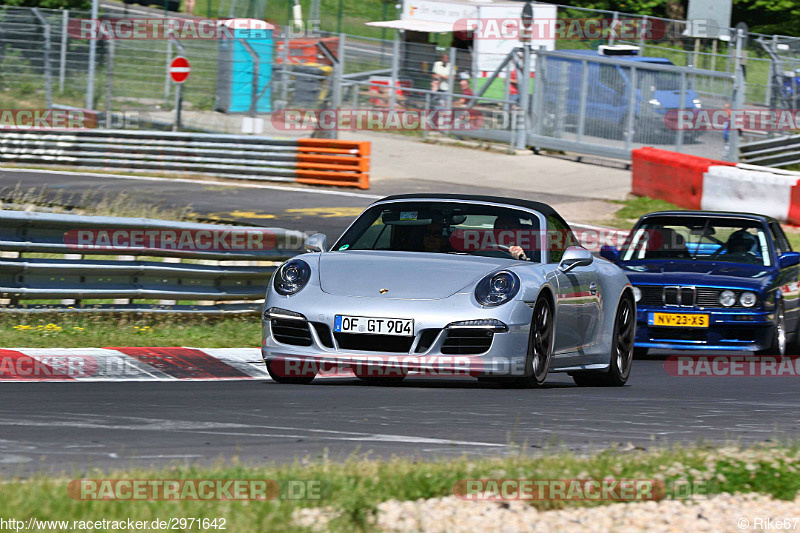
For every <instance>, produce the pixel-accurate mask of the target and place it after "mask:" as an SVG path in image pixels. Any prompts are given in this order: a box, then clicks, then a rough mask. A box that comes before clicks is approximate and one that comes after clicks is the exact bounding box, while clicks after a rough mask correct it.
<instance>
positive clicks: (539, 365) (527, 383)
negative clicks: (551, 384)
mask: <svg viewBox="0 0 800 533" xmlns="http://www.w3.org/2000/svg"><path fill="white" fill-rule="evenodd" d="M553 325H554V323H553V309H552V306H551V305H550V301H549V300H548V299H547V298H539V300H538V301H537V302H536V306H535V307H534V308H533V318H532V319H531V334H530V338H529V340H528V355H527V357H526V358H525V375H524V376H523V377H521V378H518V379H517V380H516V384H517V385H520V386H523V387H540V386H541V385H542V383H544V380H545V379H547V373H548V372H549V371H550V358H551V356H552V354H553Z"/></svg>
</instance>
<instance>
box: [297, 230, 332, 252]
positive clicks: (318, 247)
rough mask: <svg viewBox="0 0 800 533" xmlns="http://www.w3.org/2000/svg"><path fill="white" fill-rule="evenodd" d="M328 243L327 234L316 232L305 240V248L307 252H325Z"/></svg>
mask: <svg viewBox="0 0 800 533" xmlns="http://www.w3.org/2000/svg"><path fill="white" fill-rule="evenodd" d="M327 244H328V236H327V235H325V234H324V233H315V234H314V235H311V236H310V237H308V238H306V240H305V242H303V248H305V249H306V252H324V251H325V248H327Z"/></svg>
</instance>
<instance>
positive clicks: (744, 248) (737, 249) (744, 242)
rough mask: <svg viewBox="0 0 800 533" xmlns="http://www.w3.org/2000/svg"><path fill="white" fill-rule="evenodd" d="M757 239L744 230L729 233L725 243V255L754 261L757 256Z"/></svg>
mask: <svg viewBox="0 0 800 533" xmlns="http://www.w3.org/2000/svg"><path fill="white" fill-rule="evenodd" d="M757 249H758V239H756V237H755V236H754V235H751V234H750V233H748V232H747V230H745V229H740V230H738V231H734V232H733V233H731V236H730V237H728V242H726V243H725V255H735V256H739V257H743V258H748V256H749V258H752V259H756V258H757V257H758V254H757V253H756V252H755V250H757Z"/></svg>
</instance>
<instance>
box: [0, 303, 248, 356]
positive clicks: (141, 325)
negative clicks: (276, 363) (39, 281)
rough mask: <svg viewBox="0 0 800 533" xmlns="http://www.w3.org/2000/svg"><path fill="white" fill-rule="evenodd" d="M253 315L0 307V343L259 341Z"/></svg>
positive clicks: (207, 344)
mask: <svg viewBox="0 0 800 533" xmlns="http://www.w3.org/2000/svg"><path fill="white" fill-rule="evenodd" d="M260 344H261V322H260V321H259V318H258V316H257V315H245V316H229V317H201V316H185V315H136V316H126V315H122V316H119V315H116V316H111V315H108V314H96V315H89V314H78V313H75V314H69V313H53V314H50V313H46V314H41V315H24V314H12V313H4V312H0V346H3V347H17V348H90V347H98V348H102V347H106V346H192V347H196V348H241V347H251V346H260Z"/></svg>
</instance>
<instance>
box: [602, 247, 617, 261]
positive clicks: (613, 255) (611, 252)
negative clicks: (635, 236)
mask: <svg viewBox="0 0 800 533" xmlns="http://www.w3.org/2000/svg"><path fill="white" fill-rule="evenodd" d="M600 257H602V258H603V259H608V260H609V261H611V262H612V263H616V262H617V259H619V250H617V249H616V248H615V247H613V246H608V245H605V246H601V247H600Z"/></svg>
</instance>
